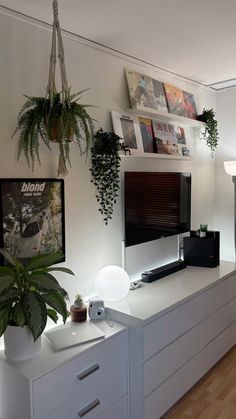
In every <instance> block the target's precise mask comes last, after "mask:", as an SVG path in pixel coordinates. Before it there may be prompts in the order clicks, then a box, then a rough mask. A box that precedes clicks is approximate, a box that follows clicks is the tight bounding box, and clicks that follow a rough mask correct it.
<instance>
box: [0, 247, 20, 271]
mask: <svg viewBox="0 0 236 419" xmlns="http://www.w3.org/2000/svg"><path fill="white" fill-rule="evenodd" d="M0 253H1V254H2V255H3V257H4V259H5V260H7V261H8V262H9V263H10V265H13V266H14V267H15V268H16V269H17V270H24V267H23V265H22V264H21V263H20V262H19V260H17V259H15V258H13V257H12V256H11V255H10V253H8V252H7V251H6V250H5V249H0Z"/></svg>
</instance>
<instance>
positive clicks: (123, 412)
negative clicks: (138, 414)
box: [97, 397, 128, 419]
mask: <svg viewBox="0 0 236 419" xmlns="http://www.w3.org/2000/svg"><path fill="white" fill-rule="evenodd" d="M97 419H128V398H127V397H123V398H122V399H121V400H118V402H116V403H114V405H113V406H111V407H110V408H109V409H107V410H106V411H105V412H102V414H101V415H99V416H98V417H97Z"/></svg>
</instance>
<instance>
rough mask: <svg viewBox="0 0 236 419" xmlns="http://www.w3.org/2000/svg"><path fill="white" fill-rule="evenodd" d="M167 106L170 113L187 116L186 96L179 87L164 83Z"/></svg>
mask: <svg viewBox="0 0 236 419" xmlns="http://www.w3.org/2000/svg"><path fill="white" fill-rule="evenodd" d="M164 88H165V93H166V100H167V105H168V109H169V112H170V113H174V114H176V115H181V116H186V106H185V101H184V94H183V91H182V90H181V89H179V88H178V87H175V86H172V85H171V84H168V83H164Z"/></svg>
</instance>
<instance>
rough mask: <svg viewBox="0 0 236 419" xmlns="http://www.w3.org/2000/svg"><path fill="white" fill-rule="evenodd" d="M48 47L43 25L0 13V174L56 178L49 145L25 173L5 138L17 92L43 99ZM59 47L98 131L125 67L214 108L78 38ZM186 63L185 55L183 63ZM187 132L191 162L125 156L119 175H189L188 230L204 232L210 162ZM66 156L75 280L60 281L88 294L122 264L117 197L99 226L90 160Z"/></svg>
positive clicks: (106, 122)
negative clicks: (101, 272)
mask: <svg viewBox="0 0 236 419" xmlns="http://www.w3.org/2000/svg"><path fill="white" fill-rule="evenodd" d="M62 23H63V22H62ZM62 26H63V25H62ZM50 42H51V32H50V31H49V30H48V29H47V28H44V27H43V26H41V27H40V26H36V25H35V24H32V23H31V22H29V21H28V22H26V21H23V20H20V19H18V18H17V16H11V15H7V14H6V13H5V12H4V11H3V10H1V8H0V51H1V54H0V60H1V61H0V69H1V107H0V126H1V136H0V142H1V153H0V177H56V169H57V158H58V152H57V148H56V146H55V147H54V146H53V147H54V148H53V153H51V154H50V153H48V152H47V150H46V149H45V147H43V146H42V147H41V150H40V154H41V159H42V166H41V167H37V168H36V169H35V172H34V173H33V174H32V172H31V171H30V169H29V168H28V167H27V165H26V161H25V159H24V157H23V156H22V158H21V160H20V162H19V163H18V164H17V163H16V150H17V142H16V140H15V139H11V138H10V137H11V133H12V132H13V130H14V128H15V125H16V118H17V114H18V111H19V107H20V106H21V105H22V103H23V102H24V98H23V96H22V94H23V93H24V94H26V95H41V96H43V95H44V94H45V87H46V84H47V77H48V62H49V53H50ZM64 47H65V52H66V63H67V71H68V79H69V83H70V85H71V86H72V89H73V91H79V90H81V89H84V88H87V87H89V88H90V90H89V92H88V93H87V94H86V97H85V98H84V101H85V102H86V103H90V104H93V105H96V106H97V108H94V109H93V110H92V111H91V115H92V116H94V118H95V119H96V120H97V121H98V123H97V125H96V127H97V128H98V127H100V126H101V127H102V128H103V129H104V130H111V121H110V110H122V109H126V108H128V107H129V103H128V93H127V88H126V82H125V74H124V69H125V68H129V69H133V70H136V71H140V72H143V73H146V74H149V75H150V76H152V77H153V78H156V79H158V80H161V81H166V82H170V83H172V84H174V85H176V86H179V87H180V88H183V89H185V90H187V91H188V92H191V93H193V94H194V95H195V100H196V104H197V109H198V111H199V113H200V111H201V109H202V108H203V107H207V108H208V107H214V106H215V94H214V92H211V91H210V90H209V89H205V88H202V87H200V86H198V85H196V84H194V83H191V82H187V81H185V80H183V79H181V78H179V77H174V76H172V75H169V74H168V73H165V72H163V71H162V72H161V71H157V70H155V69H154V68H152V67H151V66H147V65H144V64H141V63H139V62H138V61H135V60H128V59H127V58H125V57H122V56H121V55H115V54H111V53H109V52H108V51H107V52H106V51H105V50H101V49H98V48H97V47H94V46H92V45H88V44H87V45H86V44H84V43H82V42H79V40H78V39H77V40H76V39H71V38H68V37H64ZM157 48H161V44H160V42H158V43H157ZM180 48H181V46H180ZM187 61H188V59H187V57H186V65H187ZM58 88H59V86H58ZM186 134H187V140H188V143H189V146H190V148H191V150H192V153H193V157H194V158H193V160H192V161H185V162H183V161H173V160H169V161H168V160H162V161H159V160H157V159H156V160H155V159H145V158H131V159H128V158H126V159H123V161H122V170H121V178H122V177H123V171H124V170H153V171H154V170H162V171H185V172H191V173H192V227H193V228H197V227H198V225H199V224H200V223H206V224H208V226H209V228H213V220H212V213H213V198H214V181H215V180H214V179H215V178H214V160H212V159H211V157H210V152H209V150H208V149H207V148H206V146H205V145H204V144H203V141H202V140H200V139H199V135H198V134H197V133H196V132H195V131H194V130H193V129H192V128H190V129H188V130H187V131H186ZM71 155H72V169H71V171H70V174H69V176H68V177H67V178H66V179H65V191H66V193H65V195H66V202H65V206H66V264H65V265H66V266H68V267H71V268H72V269H73V270H74V271H75V273H76V280H73V279H71V278H69V279H66V280H64V279H61V281H62V283H63V285H64V286H65V287H66V289H67V290H68V291H69V293H70V294H71V295H72V296H73V295H74V293H75V292H81V293H82V294H84V295H87V294H89V293H91V292H92V291H93V289H92V281H93V278H94V275H95V274H96V272H97V270H98V269H99V268H101V267H102V266H104V265H106V264H118V265H121V263H122V237H123V233H122V230H123V228H122V198H121V199H120V200H119V202H118V204H117V206H116V209H115V212H114V217H113V220H112V221H111V223H110V225H109V226H108V227H106V226H104V224H103V222H102V219H101V216H100V214H99V213H98V211H97V204H96V200H95V197H94V187H93V185H92V184H91V183H90V173H89V162H88V161H87V162H86V161H85V159H84V158H83V157H80V156H79V153H78V152H77V150H76V147H74V149H73V152H72V154H71ZM173 240H175V239H173ZM160 243H161V241H159V242H158V246H159V247H157V251H156V264H157V265H160V264H162V263H163V262H165V258H164V257H163V252H161V251H160V249H163V248H162V247H160V246H161V244H160ZM158 249H159V251H158ZM167 251H168V246H167ZM154 253H155V252H154ZM166 254H167V253H166ZM143 268H144V269H145V268H146V266H144V267H143Z"/></svg>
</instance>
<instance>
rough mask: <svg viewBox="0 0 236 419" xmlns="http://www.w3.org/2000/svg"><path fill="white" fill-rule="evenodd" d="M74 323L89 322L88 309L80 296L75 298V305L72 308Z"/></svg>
mask: <svg viewBox="0 0 236 419" xmlns="http://www.w3.org/2000/svg"><path fill="white" fill-rule="evenodd" d="M70 313H71V320H72V322H78V323H80V322H85V321H86V320H87V307H86V306H85V305H84V303H83V299H82V297H81V295H80V294H77V295H76V297H75V301H74V304H73V305H72V306H71V308H70Z"/></svg>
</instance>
